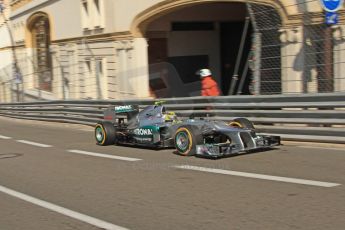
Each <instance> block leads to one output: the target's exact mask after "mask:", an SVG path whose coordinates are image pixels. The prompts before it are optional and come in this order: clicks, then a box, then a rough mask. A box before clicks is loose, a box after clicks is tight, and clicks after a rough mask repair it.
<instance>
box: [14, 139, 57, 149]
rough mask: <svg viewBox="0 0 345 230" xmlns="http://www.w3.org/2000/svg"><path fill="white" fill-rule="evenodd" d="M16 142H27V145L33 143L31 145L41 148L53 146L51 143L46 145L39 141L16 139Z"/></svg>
mask: <svg viewBox="0 0 345 230" xmlns="http://www.w3.org/2000/svg"><path fill="white" fill-rule="evenodd" d="M17 142H19V143H23V144H27V145H33V146H37V147H42V148H49V147H53V146H51V145H46V144H41V143H37V142H32V141H26V140H17Z"/></svg>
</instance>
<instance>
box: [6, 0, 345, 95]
mask: <svg viewBox="0 0 345 230" xmlns="http://www.w3.org/2000/svg"><path fill="white" fill-rule="evenodd" d="M2 2H4V3H5V4H4V5H5V6H6V7H5V9H6V10H5V11H6V12H3V14H6V18H8V23H7V24H6V23H4V22H0V34H1V39H0V59H1V60H2V61H1V62H0V69H2V70H0V81H1V88H0V90H1V93H0V100H1V102H8V101H15V98H16V97H15V95H17V98H21V99H22V100H23V99H25V98H35V97H36V98H39V99H125V98H147V97H178V96H198V95H200V88H199V87H200V86H199V85H200V82H199V79H198V78H197V77H196V76H194V74H193V72H195V71H196V70H197V69H198V68H201V67H208V68H210V69H211V70H212V71H213V73H214V77H215V79H216V80H217V81H218V83H219V85H220V88H221V90H222V92H223V94H224V95H229V93H230V94H236V93H239V94H240V93H241V94H295V93H297V94H298V93H321V92H339V91H345V79H344V76H343V75H342V73H344V72H345V64H344V62H345V23H344V21H345V18H344V17H345V11H344V8H341V9H340V11H339V15H340V18H339V23H338V24H337V25H335V26H325V25H324V24H325V23H324V11H323V9H322V7H321V5H320V3H319V1H306V2H301V1H297V0H261V1H257V0H237V1H233V0H221V1H219V0H174V1H171V0H140V1H134V0H130V1H128V0H73V1H71V0H7V1H2ZM3 18H4V17H3ZM246 22H249V23H248V24H247V26H248V28H247V31H246V33H244V32H243V31H244V28H245V26H246ZM310 31H311V32H310ZM314 34H316V35H317V36H316V35H314ZM320 34H321V35H320ZM11 37H12V38H11ZM243 38H245V40H244V43H243V44H241V40H243ZM315 41H316V42H315ZM241 46H243V49H242V50H241V49H240V47H241ZM272 47H273V48H272ZM240 51H242V52H240ZM251 52H253V53H255V55H254V57H255V58H253V60H249V54H250V53H251ZM239 53H241V55H239ZM247 57H248V58H247ZM248 60H249V64H248ZM250 61H251V63H250ZM13 62H16V65H17V66H18V72H20V74H19V75H20V76H21V78H20V79H19V81H17V82H15V81H13V79H15V78H14V77H13V76H16V73H15V72H16V70H15V69H14V68H13ZM11 65H12V67H10V66H11ZM248 66H249V67H250V68H248ZM236 69H237V70H238V71H237V72H236ZM243 69H247V70H246V72H244V71H243ZM11 71H12V72H11ZM13 71H14V72H13ZM237 75H238V76H237ZM320 76H321V77H320ZM241 79H243V81H242V80H241ZM17 80H18V79H17ZM234 84H236V87H231V85H233V86H235V85H234ZM16 86H17V87H16ZM250 87H252V89H250ZM231 89H233V90H234V91H233V92H230V91H231ZM19 94H20V95H21V97H20V96H18V95H19Z"/></svg>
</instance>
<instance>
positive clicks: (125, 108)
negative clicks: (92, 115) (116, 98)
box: [103, 105, 139, 123]
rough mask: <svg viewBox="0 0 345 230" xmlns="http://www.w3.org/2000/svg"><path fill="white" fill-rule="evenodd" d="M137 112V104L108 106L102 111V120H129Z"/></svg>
mask: <svg viewBox="0 0 345 230" xmlns="http://www.w3.org/2000/svg"><path fill="white" fill-rule="evenodd" d="M138 113H139V106H138V105H119V106H115V107H114V106H110V107H109V108H108V109H106V110H105V111H104V113H103V114H104V120H107V121H112V122H113V123H115V122H116V119H120V118H122V119H127V120H130V119H132V118H133V117H134V116H136V115H137V114H138Z"/></svg>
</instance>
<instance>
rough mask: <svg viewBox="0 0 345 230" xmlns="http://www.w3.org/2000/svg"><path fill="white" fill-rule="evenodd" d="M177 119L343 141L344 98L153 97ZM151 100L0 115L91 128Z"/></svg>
mask: <svg viewBox="0 0 345 230" xmlns="http://www.w3.org/2000/svg"><path fill="white" fill-rule="evenodd" d="M159 100H163V101H165V106H166V108H167V110H171V111H175V112H176V114H177V115H178V116H180V117H181V118H187V117H205V116H208V117H210V119H215V120H231V119H233V118H234V117H246V118H248V119H250V120H251V121H253V122H254V124H255V125H256V127H257V129H258V131H259V132H261V133H269V134H279V135H281V136H282V138H283V140H297V141H317V142H325V143H343V144H344V143H345V94H344V93H341V94H315V95H278V96H225V97H188V98H168V99H159ZM155 101H157V99H156V100H152V99H143V100H65V101H41V102H26V103H12V104H0V115H2V116H7V117H12V118H19V119H32V120H43V121H55V122H69V123H77V124H86V125H94V124H95V123H96V122H97V121H99V120H101V119H102V118H103V110H104V109H105V108H107V107H109V106H114V105H125V104H136V105H139V106H140V107H141V108H142V107H144V106H146V105H150V104H153V103H154V102H155Z"/></svg>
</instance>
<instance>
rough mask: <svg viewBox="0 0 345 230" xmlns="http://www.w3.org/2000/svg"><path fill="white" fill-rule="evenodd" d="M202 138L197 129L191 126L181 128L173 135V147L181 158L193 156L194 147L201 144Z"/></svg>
mask: <svg viewBox="0 0 345 230" xmlns="http://www.w3.org/2000/svg"><path fill="white" fill-rule="evenodd" d="M202 142H203V138H202V135H201V132H200V130H199V129H198V128H196V127H193V126H181V127H180V128H178V129H177V130H176V132H175V135H174V145H175V148H176V150H177V152H178V153H179V154H180V155H182V156H194V155H195V153H196V145H199V144H202Z"/></svg>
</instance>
